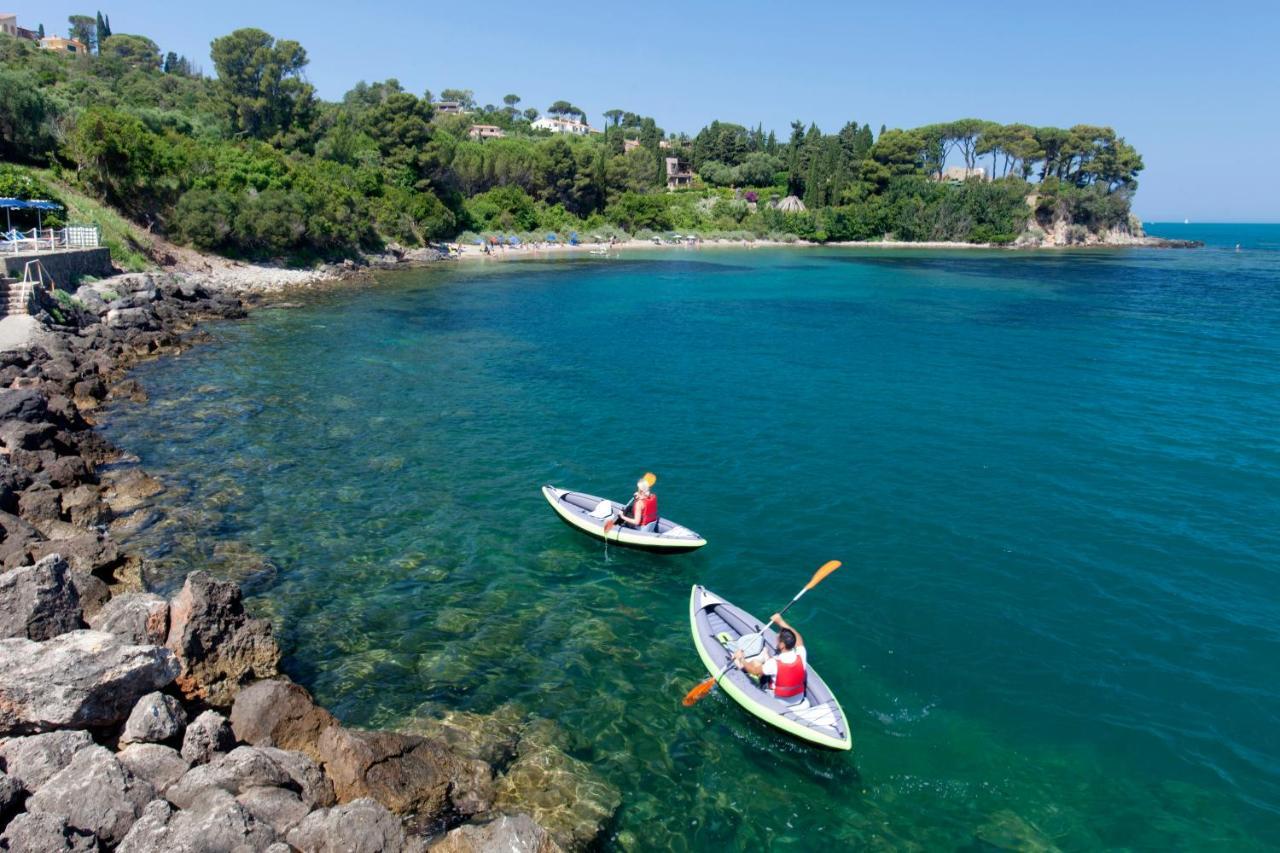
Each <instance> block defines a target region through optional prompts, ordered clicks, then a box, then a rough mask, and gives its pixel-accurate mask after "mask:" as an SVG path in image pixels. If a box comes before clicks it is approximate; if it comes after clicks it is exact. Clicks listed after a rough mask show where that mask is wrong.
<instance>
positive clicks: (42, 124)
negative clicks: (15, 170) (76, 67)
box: [0, 70, 58, 163]
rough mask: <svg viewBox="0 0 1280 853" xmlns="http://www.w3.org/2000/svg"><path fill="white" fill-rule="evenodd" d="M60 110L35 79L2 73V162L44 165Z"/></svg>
mask: <svg viewBox="0 0 1280 853" xmlns="http://www.w3.org/2000/svg"><path fill="white" fill-rule="evenodd" d="M57 117H58V110H57V107H56V106H55V103H54V101H53V100H51V99H50V98H49V96H48V95H46V94H45V93H44V91H43V89H42V87H41V86H40V84H39V81H38V80H36V78H35V77H33V76H32V75H30V74H28V73H26V72H21V71H7V70H0V159H4V160H21V161H28V162H37V163H39V162H44V161H45V160H47V159H48V157H49V155H50V154H51V153H52V152H53V150H54V123H55V121H56V120H57Z"/></svg>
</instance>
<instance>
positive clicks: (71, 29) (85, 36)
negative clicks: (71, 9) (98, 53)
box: [67, 15, 98, 50]
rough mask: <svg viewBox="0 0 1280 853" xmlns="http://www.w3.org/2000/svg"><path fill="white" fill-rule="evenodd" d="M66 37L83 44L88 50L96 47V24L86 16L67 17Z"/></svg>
mask: <svg viewBox="0 0 1280 853" xmlns="http://www.w3.org/2000/svg"><path fill="white" fill-rule="evenodd" d="M67 25H68V28H67V36H68V37H70V38H73V39H75V40H76V41H78V42H80V43H81V44H83V45H84V46H85V47H87V48H89V50H97V47H98V22H97V21H96V20H94V19H93V18H90V17H89V16H88V15H69V16H68V17H67Z"/></svg>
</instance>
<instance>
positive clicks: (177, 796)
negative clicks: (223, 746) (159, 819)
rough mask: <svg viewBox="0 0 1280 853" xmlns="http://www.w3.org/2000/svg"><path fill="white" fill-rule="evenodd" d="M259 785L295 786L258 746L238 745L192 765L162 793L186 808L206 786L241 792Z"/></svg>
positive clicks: (273, 786) (177, 804)
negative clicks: (205, 761)
mask: <svg viewBox="0 0 1280 853" xmlns="http://www.w3.org/2000/svg"><path fill="white" fill-rule="evenodd" d="M260 787H269V788H275V787H293V788H296V787H297V785H296V784H295V783H294V781H293V778H292V777H291V776H289V774H288V773H287V772H286V771H285V769H284V768H283V767H281V766H280V765H279V764H277V763H276V761H275V760H274V759H273V758H271V757H270V756H268V755H266V754H265V753H263V752H262V751H261V750H259V749H258V748H257V747H253V746H238V747H236V748H235V749H233V750H231V752H229V753H227V754H226V755H220V756H218V757H217V758H215V759H213V760H212V761H210V762H209V763H208V764H198V765H196V766H195V767H192V768H191V769H190V770H188V771H187V772H186V774H185V775H183V777H182V778H181V779H179V780H178V781H177V782H176V783H174V784H173V785H171V786H170V787H169V789H168V790H167V791H165V792H164V796H165V799H166V800H168V801H169V802H171V803H173V804H174V805H175V806H177V807H178V808H180V809H185V808H188V807H189V806H190V805H191V804H192V803H193V802H195V800H196V799H197V798H198V797H199V796H200V795H201V794H202V793H203V792H204V791H205V790H207V789H209V788H221V789H222V790H224V791H227V792H228V793H231V794H241V793H244V792H245V791H247V790H249V789H250V788H260Z"/></svg>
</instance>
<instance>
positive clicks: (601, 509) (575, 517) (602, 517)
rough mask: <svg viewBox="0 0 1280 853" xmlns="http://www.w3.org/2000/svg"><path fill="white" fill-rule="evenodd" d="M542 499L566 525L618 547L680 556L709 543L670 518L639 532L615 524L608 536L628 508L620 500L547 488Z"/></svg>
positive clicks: (544, 487) (544, 488) (662, 519)
mask: <svg viewBox="0 0 1280 853" xmlns="http://www.w3.org/2000/svg"><path fill="white" fill-rule="evenodd" d="M542 496H543V497H544V498H546V499H547V503H549V504H551V508H552V509H554V510H555V511H556V515H558V516H560V518H561V519H562V520H563V521H564V522H565V524H568V525H569V526H570V527H572V528H575V529H576V530H580V531H581V532H583V533H585V534H587V535H588V536H593V537H595V538H596V539H603V540H605V541H606V542H611V543H613V544H615V545H625V546H626V547H628V548H638V549H640V550H641V551H653V552H655V553H658V554H678V553H681V552H684V551H694V550H696V549H698V548H701V547H702V546H703V545H706V544H707V540H705V539H703V538H702V537H701V536H699V535H698V534H696V533H694V532H693V531H692V530H690V529H689V528H687V527H681V526H680V525H679V524H676V523H675V522H674V521H672V520H671V519H669V518H659V519H658V526H657V527H656V528H655V529H653V530H636V529H635V528H633V527H627V526H626V525H623V524H615V525H613V528H612V529H611V530H610V531H609V532H608V533H605V530H604V523H605V522H606V521H608V520H609V519H610V518H616V517H617V516H618V515H620V514H621V513H622V511H623V510H624V509H625V508H626V507H625V506H623V505H622V504H620V503H618V502H617V501H610V500H605V499H604V498H598V497H596V496H595V495H588V494H585V493H583V492H571V491H569V490H567V489H558V488H556V487H555V486H543V487H542Z"/></svg>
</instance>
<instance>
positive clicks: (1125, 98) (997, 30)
mask: <svg viewBox="0 0 1280 853" xmlns="http://www.w3.org/2000/svg"><path fill="white" fill-rule="evenodd" d="M94 2H95V3H96V2H102V3H107V4H109V5H104V6H103V7H102V11H103V12H104V13H105V14H107V15H109V16H110V18H111V26H112V29H113V30H114V31H115V32H118V33H140V34H142V35H146V36H149V37H151V38H152V39H154V40H155V41H156V42H158V43H159V44H160V46H161V47H162V48H163V49H165V50H174V51H177V52H178V53H185V54H186V55H187V56H189V57H191V58H192V59H194V60H195V61H196V62H197V63H199V64H202V65H203V66H204V68H205V70H206V72H208V73H212V71H213V68H212V63H211V62H210V61H209V58H208V57H209V42H210V40H211V39H213V38H214V37H215V36H218V35H222V34H224V33H227V32H230V31H231V30H233V29H236V28H238V27H246V26H255V27H260V28H262V29H264V30H267V31H268V32H270V33H272V34H273V35H275V36H277V37H280V38H292V39H297V40H298V41H300V42H302V44H303V46H304V47H305V48H306V49H307V52H308V54H309V56H310V58H311V65H310V67H309V68H308V71H307V76H308V78H309V79H310V80H311V82H312V83H314V84H315V85H316V87H317V88H318V89H319V92H320V94H321V96H322V97H324V98H326V99H337V98H340V97H341V96H342V94H343V92H345V91H346V90H347V89H348V88H350V87H351V86H352V85H353V84H354V83H356V82H357V81H359V80H362V79H364V80H376V79H385V78H387V77H395V78H398V79H399V80H400V82H401V83H403V84H404V85H405V87H406V88H408V89H409V90H411V91H414V92H417V93H421V92H422V91H423V90H425V89H430V90H431V91H432V92H437V93H438V92H439V91H440V90H441V89H443V88H446V87H457V88H465V89H473V90H475V93H476V98H477V100H478V101H479V102H480V103H501V98H502V96H503V95H505V94H507V93H508V92H514V93H516V94H518V95H520V96H521V97H522V98H523V99H524V101H523V103H522V104H521V106H522V107H527V106H535V107H538V108H540V109H542V108H545V107H546V106H547V105H548V104H550V103H551V102H552V101H554V100H557V99H560V98H564V99H566V100H569V101H572V102H573V103H574V104H576V105H578V106H579V107H582V108H583V109H584V110H586V111H587V113H588V114H589V115H590V117H591V121H592V122H593V123H596V124H598V123H600V122H601V117H600V114H601V113H602V112H603V111H605V110H607V109H610V108H614V107H617V108H620V109H627V110H631V111H633V112H637V113H641V114H645V115H652V116H653V117H654V118H656V119H657V121H658V124H659V125H660V126H662V127H663V128H664V129H666V130H669V131H671V130H674V131H687V132H689V133H693V132H696V131H697V130H698V128H700V127H701V126H702V125H704V124H706V123H707V122H709V121H710V120H711V119H713V118H719V119H722V120H726V121H734V122H738V123H741V124H747V125H754V124H756V123H757V122H763V123H764V125H765V127H766V128H772V129H775V130H777V131H778V133H779V135H784V133H785V131H786V129H787V127H788V125H789V124H790V122H791V120H792V119H796V118H800V119H803V120H804V121H805V122H809V121H815V122H817V123H818V126H819V127H821V128H822V129H823V130H826V131H834V130H837V129H839V127H840V126H841V125H843V124H844V123H845V122H846V121H848V120H851V119H852V120H857V121H859V122H870V123H871V125H872V126H873V127H874V128H876V129H877V130H879V127H880V125H881V124H886V125H888V126H890V127H895V126H897V127H913V126H917V125H921V124H927V123H930V122H934V121H943V120H947V119H952V118H961V117H966V116H977V117H980V118H986V119H991V120H995V121H1004V122H1010V121H1023V122H1027V123H1030V124H1055V125H1061V126H1069V125H1072V124H1076V123H1089V124H1109V125H1112V126H1114V127H1115V128H1116V130H1117V131H1118V132H1119V133H1120V134H1121V135H1122V136H1124V137H1126V138H1127V139H1128V140H1129V141H1130V142H1131V143H1133V144H1134V145H1135V146H1137V148H1138V150H1139V151H1141V152H1142V154H1143V157H1144V159H1145V161H1146V166H1147V168H1146V171H1145V172H1143V174H1142V176H1141V178H1140V181H1141V187H1140V190H1139V192H1138V196H1137V203H1136V210H1137V212H1138V213H1139V214H1140V215H1141V216H1142V217H1143V218H1144V219H1147V220H1152V219H1155V220H1171V219H1176V220H1181V219H1183V218H1184V217H1189V218H1191V219H1192V220H1193V221H1235V222H1240V221H1254V222H1262V221H1266V222H1275V221H1280V169H1277V168H1276V167H1275V166H1273V165H1272V161H1273V160H1274V159H1275V156H1276V155H1275V154H1273V151H1274V150H1275V149H1276V148H1277V144H1278V143H1280V2H1277V0H1271V2H1265V3H1264V2H1252V0H1251V2H1237V3H1208V2H1202V0H1172V2H1163V3H1154V2H1146V0H1109V2H1094V0H1084V2H1073V3H1068V4H1065V5H1063V4H1058V5H1053V4H1050V5H1036V4H1034V3H1031V4H1028V3H1026V2H1017V3H1010V2H1005V1H1004V0H995V1H994V2H989V3H955V2H950V3H937V2H932V0H918V1H917V2H914V3H894V2H883V0H881V2H875V3H863V2H849V0H843V2H842V0H822V2H811V3H798V2H792V3H776V2H774V3H764V2H736V3H729V2H720V0H704V2H692V3H681V4H674V5H671V4H649V3H643V2H626V3H617V4H605V3H589V2H581V0H564V2H558V3H547V4H542V5H538V4H530V3H506V2H497V1H496V0H491V2H486V3H476V4H472V3H465V2H463V3H449V4H438V3H430V4H428V3H421V2H410V0H370V2H365V3H345V4H320V3H304V2H298V0H282V2H245V0H221V1H220V2H217V3H199V4H196V3H185V2H172V1H171V2H166V3H156V2H142V0H94ZM664 5H665V8H664ZM10 8H11V9H13V10H15V11H16V12H17V13H18V16H19V22H20V23H21V24H23V25H24V26H31V27H34V26H35V24H37V23H40V22H43V23H44V25H45V27H46V29H48V30H49V31H50V32H57V33H60V34H61V33H64V32H65V30H66V18H67V15H68V14H71V13H73V12H86V13H88V14H93V13H94V12H95V11H96V8H94V7H90V6H87V5H83V4H69V3H66V2H63V0H53V2H50V0H40V2H29V0H23V2H18V3H15V4H12V5H11V6H10ZM329 9H334V10H335V11H329Z"/></svg>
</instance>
